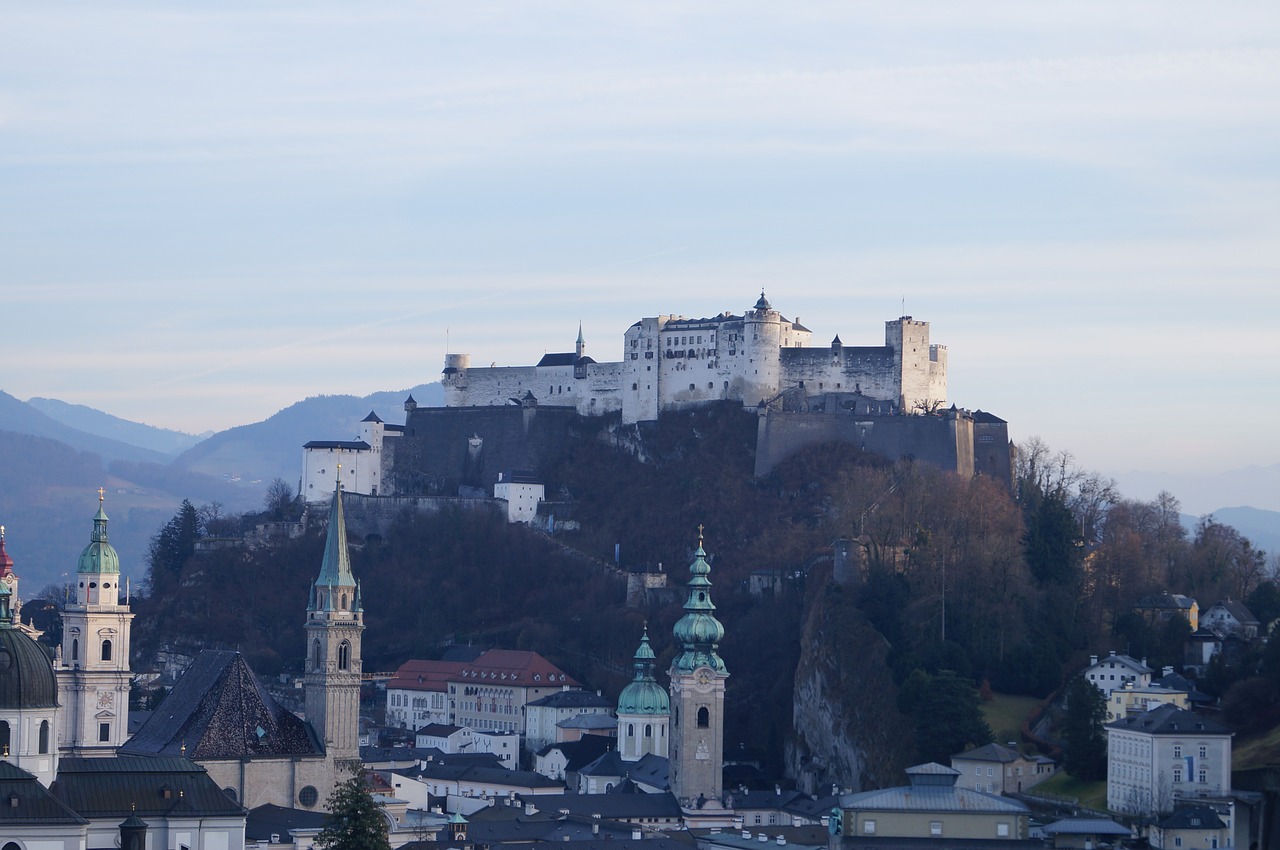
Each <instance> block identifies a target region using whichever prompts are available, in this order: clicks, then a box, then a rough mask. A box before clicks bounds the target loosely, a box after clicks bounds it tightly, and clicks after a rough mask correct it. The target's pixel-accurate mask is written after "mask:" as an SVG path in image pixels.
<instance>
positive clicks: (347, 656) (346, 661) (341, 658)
mask: <svg viewBox="0 0 1280 850" xmlns="http://www.w3.org/2000/svg"><path fill="white" fill-rule="evenodd" d="M350 666H351V644H349V643H347V642H346V641H345V640H344V641H343V642H342V643H340V644H338V669H339V670H346V669H347V668H348V667H350Z"/></svg>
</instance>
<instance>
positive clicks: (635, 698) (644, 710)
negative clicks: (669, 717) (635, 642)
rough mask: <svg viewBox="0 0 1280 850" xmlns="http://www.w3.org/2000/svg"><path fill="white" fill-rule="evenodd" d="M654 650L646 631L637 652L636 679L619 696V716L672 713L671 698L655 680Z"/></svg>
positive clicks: (646, 630)
mask: <svg viewBox="0 0 1280 850" xmlns="http://www.w3.org/2000/svg"><path fill="white" fill-rule="evenodd" d="M653 663H654V655H653V650H652V649H651V648H650V647H649V630H648V628H646V629H645V632H644V637H642V638H641V639H640V648H639V649H637V650H636V655H635V668H636V677H635V680H634V681H633V682H631V684H629V685H627V686H626V687H625V688H623V689H622V693H621V694H619V695H618V714H644V715H659V714H664V715H665V714H670V713H671V698H670V697H669V696H667V692H666V690H665V689H664V688H663V687H662V686H661V685H659V684H658V683H657V682H656V681H655V680H654V678H653Z"/></svg>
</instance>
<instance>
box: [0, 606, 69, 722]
mask: <svg viewBox="0 0 1280 850" xmlns="http://www.w3.org/2000/svg"><path fill="white" fill-rule="evenodd" d="M6 594H7V589H6ZM7 602H8V600H7V599H6V600H5V603H4V604H3V605H2V606H0V607H3V609H4V616H3V617H0V710H4V709H21V708H52V707H53V706H56V705H57V704H58V683H57V681H56V680H55V679H54V677H53V664H52V663H51V662H50V661H49V655H48V654H47V653H46V652H45V651H44V650H43V649H41V648H40V645H39V644H37V643H36V642H35V641H34V640H32V639H31V638H30V637H28V636H27V634H26V633H25V632H23V631H22V630H21V629H18V628H15V627H14V625H13V619H12V617H11V616H10V613H9V606H8V604H7Z"/></svg>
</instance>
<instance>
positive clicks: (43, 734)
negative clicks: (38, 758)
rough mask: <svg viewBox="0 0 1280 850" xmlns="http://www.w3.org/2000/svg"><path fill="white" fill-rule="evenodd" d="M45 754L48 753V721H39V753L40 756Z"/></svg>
mask: <svg viewBox="0 0 1280 850" xmlns="http://www.w3.org/2000/svg"><path fill="white" fill-rule="evenodd" d="M47 752H49V721H48V720H41V721H40V753H41V755H43V754H44V753H47Z"/></svg>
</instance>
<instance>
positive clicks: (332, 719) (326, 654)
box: [303, 467, 364, 770]
mask: <svg viewBox="0 0 1280 850" xmlns="http://www.w3.org/2000/svg"><path fill="white" fill-rule="evenodd" d="M341 471H342V470H341V467H339V468H338V473H339V477H338V481H337V484H336V486H335V487H334V491H333V502H332V504H331V506H330V509H329V531H328V536H327V538H326V539H325V547H324V560H323V561H322V562H321V564H320V574H319V575H318V576H317V577H316V580H315V581H314V582H313V583H312V585H311V599H310V601H309V602H308V604H307V621H306V626H305V628H306V635H307V661H306V674H305V677H304V680H303V681H304V686H305V688H306V716H307V722H308V723H310V724H311V727H312V728H313V729H315V731H316V734H317V735H318V736H319V737H320V740H321V742H322V743H323V744H324V750H325V755H326V757H327V759H328V760H329V762H330V763H331V764H334V765H335V767H336V768H337V769H338V770H341V768H342V767H343V766H344V765H345V764H347V763H351V762H354V763H355V764H357V765H358V764H359V759H360V731H359V730H360V672H361V659H360V636H361V633H362V632H364V608H363V606H362V605H361V602H360V585H359V583H358V582H357V581H356V579H355V576H353V575H352V573H351V559H350V555H349V553H348V550H347V528H346V525H345V522H344V519H343V515H342V479H341Z"/></svg>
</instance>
